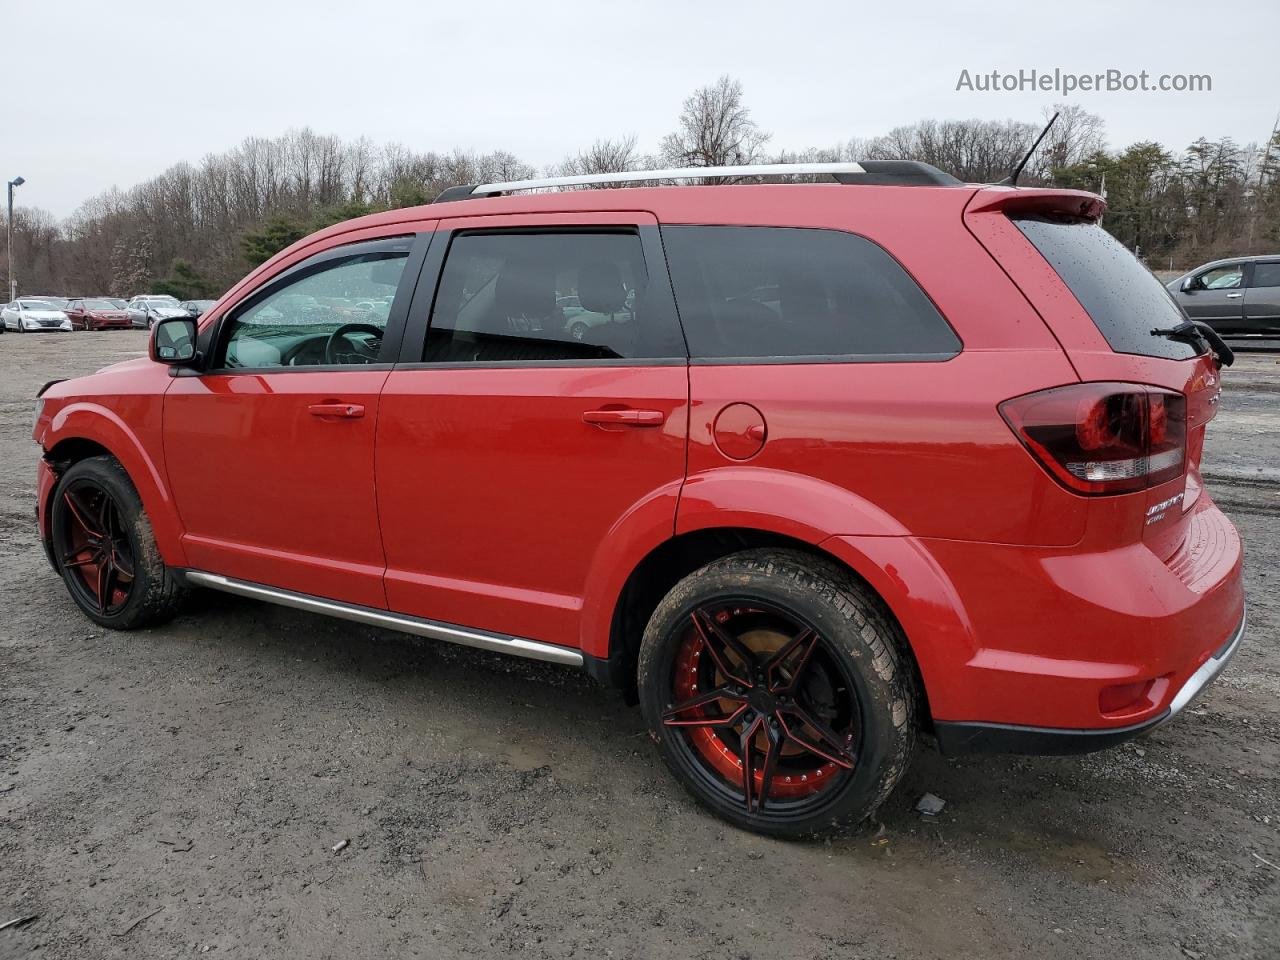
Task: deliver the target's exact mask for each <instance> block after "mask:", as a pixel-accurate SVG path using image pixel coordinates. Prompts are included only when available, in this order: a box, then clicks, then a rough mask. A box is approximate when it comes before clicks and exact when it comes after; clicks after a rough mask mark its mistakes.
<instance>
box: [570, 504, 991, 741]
mask: <svg viewBox="0 0 1280 960" xmlns="http://www.w3.org/2000/svg"><path fill="white" fill-rule="evenodd" d="M868 541H869V542H868ZM764 547H772V548H781V549H789V550H794V551H796V552H799V553H804V554H809V555H810V556H813V557H815V558H818V559H822V560H826V561H828V562H834V563H835V564H836V565H837V566H839V567H840V568H841V569H842V570H843V571H844V572H846V573H848V574H850V575H851V576H853V577H854V578H855V579H856V580H858V581H859V582H860V583H861V584H863V585H865V586H866V588H867V589H868V590H870V591H871V592H872V594H873V595H875V596H876V597H878V598H879V599H880V601H881V602H882V603H884V605H885V607H886V608H887V610H888V612H889V615H890V616H891V617H892V618H893V619H894V620H895V621H896V622H897V624H898V626H899V628H900V629H901V631H902V634H903V636H904V638H905V641H906V649H905V652H906V654H907V655H908V657H909V658H910V660H911V668H912V671H913V673H914V676H915V681H916V686H917V688H918V689H919V691H920V697H921V700H920V716H921V719H922V721H923V722H924V723H925V725H926V726H928V725H931V722H932V720H931V718H932V711H931V709H930V699H929V689H930V683H929V678H930V677H931V676H933V677H936V676H939V675H940V674H941V673H943V672H944V671H947V670H948V669H949V664H950V663H951V662H953V661H954V659H955V658H956V657H957V656H958V657H959V658H960V659H962V660H964V659H968V657H969V656H970V654H969V653H968V651H969V650H970V649H972V646H973V645H972V642H971V639H970V634H969V631H968V618H967V616H966V615H965V614H964V611H963V608H961V607H959V606H958V598H956V597H955V592H954V589H951V588H950V583H949V581H947V580H946V579H945V577H944V576H943V574H942V572H941V570H940V569H939V568H938V567H937V565H936V564H935V563H933V562H932V561H931V558H928V557H927V555H926V554H924V553H923V551H922V550H921V548H920V547H919V545H918V544H917V543H916V542H915V541H914V540H911V539H910V538H901V537H883V536H870V537H828V538H825V539H822V540H819V541H818V542H814V541H811V540H805V539H801V538H799V537H795V536H792V535H790V534H787V533H781V532H778V531H776V530H768V529H763V528H759V527H731V526H724V527H703V528H700V529H697V530H693V531H689V532H686V533H681V534H677V535H675V536H672V537H670V538H668V539H667V540H665V541H663V542H662V543H660V544H657V545H656V546H655V547H653V549H651V550H650V551H649V552H648V553H647V554H646V555H645V556H644V557H643V558H642V559H641V560H640V561H639V563H637V564H636V565H635V567H634V568H633V569H632V571H631V573H630V575H629V576H628V577H627V578H626V581H625V583H624V584H623V586H622V589H621V591H620V592H619V593H618V595H617V597H616V602H615V604H614V606H613V611H612V614H613V615H612V618H611V620H610V622H609V626H608V631H607V649H606V650H602V652H601V655H599V656H589V657H588V661H587V663H588V669H589V671H590V672H591V673H592V674H593V675H594V676H596V678H597V679H599V680H601V681H602V682H604V683H606V684H609V685H611V686H616V687H618V688H620V689H621V690H622V691H623V694H624V696H625V697H626V698H627V699H628V702H631V701H633V699H634V697H635V695H636V692H635V681H636V659H637V656H638V654H639V646H640V637H641V635H642V634H643V632H644V627H645V625H646V624H647V623H648V620H649V617H650V616H651V615H652V613H653V611H654V609H655V608H656V607H657V605H658V603H659V602H660V601H661V600H662V598H663V597H664V596H665V595H666V594H667V592H668V591H669V590H670V589H671V588H672V587H673V586H675V584H676V583H678V582H679V581H680V580H681V579H683V578H684V577H685V576H687V575H688V574H690V573H692V572H693V571H694V570H696V569H698V568H699V567H702V566H705V565H706V564H708V563H711V562H712V561H714V560H717V559H719V558H720V557H723V556H727V555H729V554H732V553H737V552H739V551H742V550H750V549H757V548H764ZM604 646H605V645H604V644H601V647H604Z"/></svg>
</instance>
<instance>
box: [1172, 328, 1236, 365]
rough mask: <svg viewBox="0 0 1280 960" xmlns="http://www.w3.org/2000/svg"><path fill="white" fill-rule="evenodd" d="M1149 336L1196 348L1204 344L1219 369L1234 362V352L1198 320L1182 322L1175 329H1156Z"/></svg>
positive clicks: (1213, 330) (1216, 332)
mask: <svg viewBox="0 0 1280 960" xmlns="http://www.w3.org/2000/svg"><path fill="white" fill-rule="evenodd" d="M1151 335H1152V336H1153V337H1168V338H1169V339H1170V340H1180V341H1182V342H1183V343H1189V344H1191V345H1192V346H1197V347H1198V346H1200V345H1201V344H1204V346H1205V347H1207V348H1208V349H1209V351H1210V352H1211V353H1212V354H1213V358H1214V360H1216V361H1217V362H1218V366H1220V367H1229V366H1231V364H1233V363H1235V360H1236V355H1235V352H1234V351H1233V350H1232V349H1231V348H1230V347H1228V346H1227V345H1226V343H1225V342H1224V341H1223V339H1222V337H1220V336H1218V331H1217V330H1215V329H1213V327H1211V326H1209V325H1208V324H1207V323H1204V322H1202V321H1200V320H1183V321H1182V322H1181V323H1180V324H1178V325H1177V326H1176V327H1163V328H1162V327H1156V328H1155V329H1154V330H1152V331H1151Z"/></svg>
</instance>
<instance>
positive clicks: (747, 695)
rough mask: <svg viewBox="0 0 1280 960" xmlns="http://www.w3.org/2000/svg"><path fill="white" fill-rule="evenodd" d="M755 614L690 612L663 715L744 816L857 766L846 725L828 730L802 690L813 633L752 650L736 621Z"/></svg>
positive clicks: (804, 631)
mask: <svg viewBox="0 0 1280 960" xmlns="http://www.w3.org/2000/svg"><path fill="white" fill-rule="evenodd" d="M759 612H760V611H758V610H753V609H745V610H744V609H742V608H731V609H729V610H721V611H713V610H711V609H709V608H705V607H704V608H699V609H697V610H695V611H694V612H693V614H692V616H691V618H690V619H691V622H690V626H689V629H688V631H687V634H686V636H685V637H684V639H683V641H682V642H681V645H680V648H679V650H678V652H677V655H676V659H675V664H674V668H673V669H674V675H673V679H672V703H673V706H672V707H670V708H669V709H668V710H667V711H666V713H665V714H664V715H663V723H664V724H665V725H666V726H669V727H674V728H677V729H678V730H679V733H680V735H682V736H684V737H685V738H686V741H687V742H688V744H689V746H690V747H691V748H692V750H693V752H694V753H695V755H696V756H697V757H698V758H700V759H701V760H702V761H703V762H705V763H706V765H707V766H708V767H709V768H710V769H711V770H712V771H714V772H715V773H716V774H718V775H719V776H720V777H721V778H723V779H724V780H725V781H726V782H727V783H729V784H734V785H737V787H738V789H740V790H741V791H742V797H743V803H744V804H745V805H746V807H747V810H748V812H751V813H758V812H760V811H762V810H764V809H766V808H767V805H768V803H769V802H770V801H779V800H796V799H801V798H804V797H810V796H814V795H816V794H818V793H820V792H822V791H823V790H825V789H827V788H828V787H830V786H831V785H832V784H834V783H835V782H836V781H837V780H838V779H839V776H840V774H842V773H843V772H845V771H847V770H851V769H853V767H854V765H855V763H856V757H855V755H854V749H853V739H854V737H853V732H852V729H851V730H850V731H848V732H846V733H844V734H840V733H837V732H835V731H833V730H830V729H829V728H828V727H827V726H826V725H825V724H824V723H823V721H822V720H821V719H820V718H819V717H817V716H816V715H815V712H814V711H813V710H812V708H811V707H810V706H808V705H807V704H806V703H805V702H804V698H803V696H802V694H801V689H802V687H803V686H804V681H805V679H806V671H807V670H808V669H809V668H810V666H811V664H812V662H813V656H814V652H815V650H816V649H817V648H818V645H819V644H820V642H821V637H820V636H819V635H818V634H817V633H816V632H815V631H814V630H813V629H812V628H809V627H807V626H804V625H801V624H793V625H792V626H793V627H794V629H792V631H791V633H792V635H791V637H790V638H789V639H787V638H786V637H783V636H780V635H779V637H778V639H779V641H780V642H779V643H777V644H776V646H775V649H769V650H753V649H751V648H750V646H749V645H748V643H749V642H750V641H747V642H744V640H743V639H742V638H740V637H739V636H737V633H736V622H735V621H736V620H737V619H739V618H741V617H742V616H743V615H750V614H756V613H759Z"/></svg>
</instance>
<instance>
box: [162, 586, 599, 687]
mask: <svg viewBox="0 0 1280 960" xmlns="http://www.w3.org/2000/svg"><path fill="white" fill-rule="evenodd" d="M183 577H184V578H185V579H186V581H187V582H188V583H191V584H193V585H195V586H199V587H209V588H210V589H212V590H221V591H223V592H224V593H234V594H236V595H238V596H241V597H250V598H251V599H254V600H266V601H267V602H268V603H277V604H280V605H281V606H285V607H293V608H294V609H295V610H307V611H309V612H311V613H323V614H326V615H328V616H331V617H341V618H342V619H343V620H353V621H355V622H356V623H364V624H368V625H369V626H373V627H385V628H386V629H388V630H399V631H400V632H401V633H412V634H414V635H415V636H419V637H428V638H430V639H432V640H444V641H446V642H447V643H457V644H461V645H462V646H464V647H476V648H477V649H480V650H492V651H495V652H497V653H506V654H510V655H511V656H515V657H527V658H529V659H531V660H545V661H547V662H549V663H560V664H564V665H565V666H569V667H581V666H582V665H583V662H584V661H583V656H582V652H581V651H579V650H573V649H571V648H569V647H561V646H557V645H556V644H554V643H541V642H539V641H537V640H525V639H523V638H521V637H509V636H506V635H505V634H500V633H488V632H487V631H483V630H472V629H469V628H466V627H459V626H455V625H454V624H450V623H439V622H437V621H435V620H427V619H424V618H422V617H409V616H405V615H404V614H400V613H392V612H390V611H389V610H377V609H374V608H373V607H362V606H359V605H358V604H354V603H342V602H341V601H338V600H326V599H324V598H323V597H313V596H311V595H309V594H305V593H294V592H293V591H292V590H280V589H277V588H276V587H267V586H263V585H262V584H260V583H250V582H249V581H247V580H236V579H233V578H232V577H224V576H222V575H220V574H217V573H205V572H204V571H203V570H185V571H183Z"/></svg>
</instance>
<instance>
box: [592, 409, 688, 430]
mask: <svg viewBox="0 0 1280 960" xmlns="http://www.w3.org/2000/svg"><path fill="white" fill-rule="evenodd" d="M666 419H667V415H666V414H665V413H663V412H662V411H661V410H588V411H587V412H586V413H584V414H583V415H582V422H583V423H593V424H596V425H597V426H620V427H660V426H662V424H663V423H664V422H665V421H666Z"/></svg>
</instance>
